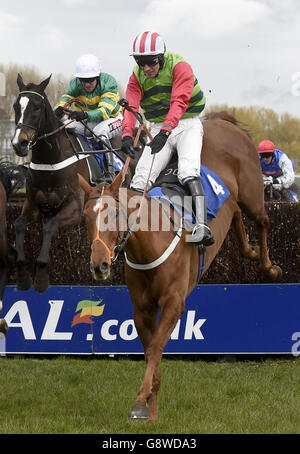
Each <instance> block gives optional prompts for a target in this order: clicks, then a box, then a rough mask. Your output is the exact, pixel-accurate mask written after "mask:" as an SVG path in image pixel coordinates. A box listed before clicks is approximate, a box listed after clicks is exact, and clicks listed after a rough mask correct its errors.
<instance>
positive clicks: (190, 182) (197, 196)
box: [182, 178, 215, 246]
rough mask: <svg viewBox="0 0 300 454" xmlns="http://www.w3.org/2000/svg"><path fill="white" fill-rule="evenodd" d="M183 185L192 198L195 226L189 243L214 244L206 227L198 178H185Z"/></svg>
mask: <svg viewBox="0 0 300 454" xmlns="http://www.w3.org/2000/svg"><path fill="white" fill-rule="evenodd" d="M182 183H183V185H184V186H185V187H186V188H187V189H188V191H189V193H190V194H191V196H192V207H193V212H194V216H195V219H196V225H195V227H194V229H193V232H192V236H191V240H190V241H191V243H196V244H198V245H199V244H203V245H204V246H211V245H212V244H214V242H215V240H214V236H213V233H212V231H211V230H210V228H209V227H208V225H207V213H206V197H205V194H204V191H203V188H202V183H201V180H200V178H186V179H185V180H184V181H183V182H182Z"/></svg>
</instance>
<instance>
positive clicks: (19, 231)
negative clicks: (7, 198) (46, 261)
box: [15, 213, 32, 290]
mask: <svg viewBox="0 0 300 454" xmlns="http://www.w3.org/2000/svg"><path fill="white" fill-rule="evenodd" d="M29 222H30V220H29V218H28V217H27V215H26V214H24V213H22V214H21V215H20V216H19V217H18V218H17V219H16V220H15V232H16V252H17V257H16V267H17V278H16V281H17V287H18V288H19V289H20V290H28V289H29V288H30V287H31V284H32V281H31V277H30V274H29V272H28V270H27V269H26V263H25V253H24V238H25V232H26V228H27V225H28V224H29Z"/></svg>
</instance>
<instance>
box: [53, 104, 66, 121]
mask: <svg viewBox="0 0 300 454" xmlns="http://www.w3.org/2000/svg"><path fill="white" fill-rule="evenodd" d="M54 113H55V115H56V116H57V118H60V117H62V116H63V114H64V108H63V107H62V106H58V107H57V108H56V109H55V111H54Z"/></svg>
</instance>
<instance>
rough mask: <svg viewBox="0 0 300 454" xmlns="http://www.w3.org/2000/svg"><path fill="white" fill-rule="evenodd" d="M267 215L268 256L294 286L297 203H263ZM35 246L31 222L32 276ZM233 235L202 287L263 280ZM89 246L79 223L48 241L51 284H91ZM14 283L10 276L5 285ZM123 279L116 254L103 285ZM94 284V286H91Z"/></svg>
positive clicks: (14, 212) (298, 263) (14, 209)
mask: <svg viewBox="0 0 300 454" xmlns="http://www.w3.org/2000/svg"><path fill="white" fill-rule="evenodd" d="M20 210H21V208H20V206H18V205H9V206H8V208H7V225H8V236H9V241H10V242H11V243H12V244H14V239H15V235H14V229H13V223H14V220H15V219H16V217H17V216H18V215H19V213H20ZM268 210H269V216H270V221H271V225H270V231H269V239H268V245H269V252H270V257H271V260H272V261H273V263H274V264H276V265H278V266H280V267H281V268H282V271H283V276H282V281H281V282H282V283H297V282H300V280H299V276H300V247H299V246H300V240H299V226H300V205H299V204H297V205H296V204H291V203H272V204H269V205H268ZM245 225H246V229H247V232H248V236H249V239H250V242H251V243H252V244H255V243H256V241H255V238H256V235H255V228H254V225H253V223H252V222H249V221H248V220H246V219H245ZM40 244H41V226H40V225H39V224H34V225H32V226H31V227H30V229H27V232H26V235H25V251H26V254H27V257H28V263H29V266H30V269H31V271H32V272H34V261H35V259H36V257H37V255H38V252H39V249H40ZM236 248H237V243H236V240H235V237H234V233H233V232H232V231H231V230H230V231H229V233H228V235H227V238H226V239H225V241H224V243H223V246H222V248H221V250H220V252H219V254H218V255H217V257H216V258H215V260H214V262H213V263H212V265H211V267H210V268H209V270H208V272H207V273H206V275H205V276H204V277H203V278H202V280H201V283H203V284H255V283H262V282H264V281H263V279H262V276H261V275H260V273H259V271H258V269H257V266H256V265H255V264H254V263H251V262H250V261H249V260H245V259H243V258H241V257H239V256H238V254H237V252H236ZM89 254H90V244H89V241H88V239H87V235H86V228H85V225H84V222H82V223H81V224H80V225H79V226H77V227H74V228H68V229H65V230H61V231H60V232H59V233H58V234H57V235H56V237H55V238H54V239H53V242H52V247H51V251H50V258H51V269H50V281H51V284H52V285H59V284H60V285H96V282H95V281H94V280H93V279H92V277H91V273H90V270H89ZM14 283H15V276H14V275H12V276H11V279H10V284H12V285H13V284H14ZM122 284H125V279H124V258H123V256H120V257H119V259H118V261H117V262H116V263H115V265H114V266H113V268H112V274H111V278H110V279H109V280H107V281H105V283H104V285H122ZM97 285H98V284H97Z"/></svg>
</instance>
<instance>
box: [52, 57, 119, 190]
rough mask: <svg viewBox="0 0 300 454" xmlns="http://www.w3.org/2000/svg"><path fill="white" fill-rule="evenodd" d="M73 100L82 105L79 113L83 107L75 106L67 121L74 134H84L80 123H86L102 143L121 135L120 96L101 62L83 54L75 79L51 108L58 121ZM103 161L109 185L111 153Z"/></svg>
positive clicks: (112, 169)
mask: <svg viewBox="0 0 300 454" xmlns="http://www.w3.org/2000/svg"><path fill="white" fill-rule="evenodd" d="M72 98H79V100H80V101H82V103H83V105H85V108H84V109H85V110H82V109H83V107H82V106H81V105H80V104H76V103H75V108H76V110H75V111H73V112H72V113H71V114H70V116H69V119H71V120H76V121H75V122H73V123H71V124H70V125H69V127H72V128H74V129H75V131H76V132H78V133H81V134H84V132H85V127H84V125H83V124H82V123H81V122H80V121H79V120H81V121H82V120H87V124H88V126H89V127H90V128H91V129H92V130H93V132H94V133H95V135H96V136H104V137H102V138H103V139H104V141H105V140H109V139H111V138H112V137H114V136H116V135H117V134H119V133H120V132H121V125H122V114H121V109H122V108H121V106H120V105H119V104H118V101H119V99H120V96H119V89H118V84H117V81H116V80H115V78H114V77H113V76H111V75H110V74H106V73H104V72H102V71H101V65H100V61H99V59H98V58H97V57H96V56H95V55H91V54H85V55H82V56H81V57H79V58H78V60H77V62H76V65H75V78H74V79H72V80H71V82H70V83H69V86H68V88H67V90H66V92H65V93H64V94H63V95H62V97H61V98H60V101H59V102H58V104H57V105H56V106H55V107H54V111H55V114H56V116H57V117H58V118H59V119H60V118H61V117H62V116H63V115H64V110H63V106H64V105H65V103H66V102H67V101H70V100H72ZM66 121H69V120H66ZM105 160H106V167H107V177H108V181H109V182H111V181H112V180H113V178H114V176H115V173H114V157H113V153H112V152H108V153H105Z"/></svg>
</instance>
